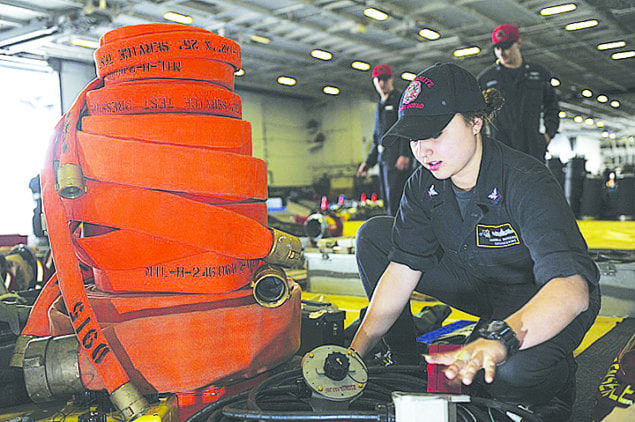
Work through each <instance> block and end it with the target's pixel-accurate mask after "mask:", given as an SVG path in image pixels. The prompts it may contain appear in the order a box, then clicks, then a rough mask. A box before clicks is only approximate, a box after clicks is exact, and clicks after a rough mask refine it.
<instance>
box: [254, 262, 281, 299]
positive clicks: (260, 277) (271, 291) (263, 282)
mask: <svg viewBox="0 0 635 422" xmlns="http://www.w3.org/2000/svg"><path fill="white" fill-rule="evenodd" d="M251 286H252V288H253V292H254V298H255V299H256V302H257V303H258V304H259V305H260V306H264V307H265V308H277V307H278V306H280V305H282V304H283V303H285V302H286V301H287V300H289V298H290V297H291V292H290V291H289V282H288V281H287V275H286V274H285V272H284V270H283V269H282V268H280V267H276V266H274V265H263V266H261V267H260V268H258V270H257V271H256V273H255V274H254V278H253V282H252V283H251Z"/></svg>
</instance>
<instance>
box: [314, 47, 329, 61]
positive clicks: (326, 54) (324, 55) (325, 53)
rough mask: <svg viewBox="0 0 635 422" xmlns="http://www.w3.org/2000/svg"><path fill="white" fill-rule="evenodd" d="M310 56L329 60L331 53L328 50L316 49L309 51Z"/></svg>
mask: <svg viewBox="0 0 635 422" xmlns="http://www.w3.org/2000/svg"><path fill="white" fill-rule="evenodd" d="M311 56H313V57H315V58H316V59H320V60H331V59H332V58H333V54H331V53H330V52H328V51H324V50H318V49H315V50H313V51H311Z"/></svg>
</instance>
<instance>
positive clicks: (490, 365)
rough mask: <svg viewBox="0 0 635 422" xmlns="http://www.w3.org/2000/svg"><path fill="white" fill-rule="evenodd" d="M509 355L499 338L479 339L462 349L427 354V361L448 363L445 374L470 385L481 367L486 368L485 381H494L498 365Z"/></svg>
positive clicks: (449, 377)
mask: <svg viewBox="0 0 635 422" xmlns="http://www.w3.org/2000/svg"><path fill="white" fill-rule="evenodd" d="M506 357H507V350H506V349H505V346H504V345H503V344H502V343H501V342H499V341H497V340H485V339H478V340H476V341H473V342H472V343H470V344H468V345H466V346H465V347H463V348H462V349H461V350H460V351H458V352H456V351H452V352H448V353H439V354H435V355H429V356H426V362H428V363H435V364H441V365H447V368H446V369H445V376H446V377H448V379H451V380H452V379H455V378H456V377H457V376H458V379H459V380H460V381H461V382H462V383H463V384H465V385H470V384H471V383H472V380H473V379H474V375H476V373H477V372H478V370H479V369H481V368H483V369H484V370H485V382H487V383H491V382H492V381H494V375H495V374H496V365H498V364H499V363H503V362H504V361H505V358H506Z"/></svg>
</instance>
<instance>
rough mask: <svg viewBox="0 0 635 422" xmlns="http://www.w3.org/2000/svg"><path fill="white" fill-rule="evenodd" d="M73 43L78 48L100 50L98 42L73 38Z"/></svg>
mask: <svg viewBox="0 0 635 422" xmlns="http://www.w3.org/2000/svg"><path fill="white" fill-rule="evenodd" d="M72 43H73V45H76V46H77V47H86V48H95V49H96V48H99V43H98V42H97V41H92V40H85V39H83V38H73V41H72Z"/></svg>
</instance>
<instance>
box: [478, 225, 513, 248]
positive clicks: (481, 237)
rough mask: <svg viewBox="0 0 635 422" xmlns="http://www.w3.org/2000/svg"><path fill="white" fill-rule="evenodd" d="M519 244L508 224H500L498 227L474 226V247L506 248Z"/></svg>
mask: <svg viewBox="0 0 635 422" xmlns="http://www.w3.org/2000/svg"><path fill="white" fill-rule="evenodd" d="M519 244H520V238H519V237H518V234H517V233H516V230H514V228H513V227H512V225H511V224H509V223H505V224H501V225H500V226H486V225H483V224H478V225H477V226H476V246H478V247H480V248H506V247H508V246H512V245H519Z"/></svg>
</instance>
